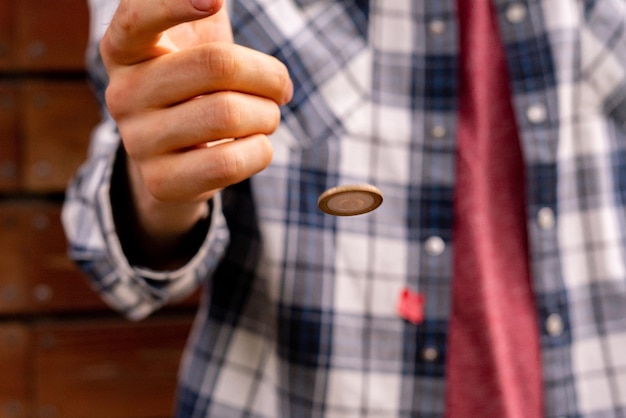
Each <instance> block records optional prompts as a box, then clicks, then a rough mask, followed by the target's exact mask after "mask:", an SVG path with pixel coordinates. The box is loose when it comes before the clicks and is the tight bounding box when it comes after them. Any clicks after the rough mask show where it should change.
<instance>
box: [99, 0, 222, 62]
mask: <svg viewBox="0 0 626 418" xmlns="http://www.w3.org/2000/svg"><path fill="white" fill-rule="evenodd" d="M223 2H224V0H165V1H159V2H155V1H154V0H122V1H120V4H119V6H118V8H117V10H116V12H115V14H114V16H113V19H112V20H111V23H110V25H109V27H108V29H107V32H106V33H105V35H104V37H103V38H102V40H101V43H100V48H101V51H102V57H103V59H105V64H107V61H108V63H109V64H118V65H132V64H136V63H139V62H142V61H145V60H148V59H150V58H154V57H157V56H159V55H162V54H163V52H164V51H163V45H160V44H159V41H160V40H161V36H162V33H163V32H164V31H166V30H168V29H170V28H173V27H175V26H177V25H179V24H181V23H185V22H194V21H197V20H200V19H204V18H206V17H209V16H212V15H214V14H216V13H217V12H218V11H219V10H220V9H221V8H222V6H223Z"/></svg>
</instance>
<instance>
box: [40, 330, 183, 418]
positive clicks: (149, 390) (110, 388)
mask: <svg viewBox="0 0 626 418" xmlns="http://www.w3.org/2000/svg"><path fill="white" fill-rule="evenodd" d="M189 328H190V319H189V318H183V319H164V318H159V319H151V320H147V321H144V322H140V323H129V322H122V321H121V320H120V321H115V320H110V321H102V320H100V321H83V322H77V323H71V324H49V325H41V326H39V327H38V328H37V329H36V332H35V335H36V340H37V343H36V349H37V356H36V363H37V364H36V379H37V396H36V398H37V400H38V404H39V408H40V413H41V415H43V414H44V412H45V413H46V414H47V415H50V416H57V417H64V418H74V417H76V418H79V417H80V418H84V417H89V418H111V417H115V418H143V417H146V418H147V417H150V418H158V417H163V418H166V417H170V416H171V411H172V405H173V399H174V395H175V388H176V375H177V371H178V365H179V361H180V356H181V353H182V349H183V346H184V343H185V341H186V338H187V335H188V332H189Z"/></svg>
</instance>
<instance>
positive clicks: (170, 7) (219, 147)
mask: <svg viewBox="0 0 626 418" xmlns="http://www.w3.org/2000/svg"><path fill="white" fill-rule="evenodd" d="M222 1H223V0H162V1H154V0H122V1H121V2H120V5H119V7H118V9H117V12H116V14H115V16H114V17H113V20H112V21H111V24H110V25H109V28H108V30H107V32H106V34H105V36H104V37H103V39H102V41H101V46H100V51H101V54H102V58H103V62H104V65H105V67H106V69H107V72H108V74H109V79H110V82H109V86H108V89H107V91H106V100H107V106H108V108H109V111H110V113H111V115H112V116H113V118H114V119H115V120H116V122H117V125H118V128H119V130H120V133H121V136H122V138H123V143H124V148H125V150H126V152H127V155H128V164H127V170H128V173H129V181H130V188H131V192H132V196H133V201H134V202H133V203H134V207H135V211H136V215H137V218H138V222H139V223H140V227H141V228H142V230H143V232H144V233H145V234H146V238H147V239H153V238H157V239H166V240H167V239H170V240H171V239H174V238H176V237H178V236H179V235H180V234H183V233H184V232H185V231H187V230H188V229H190V228H191V227H192V226H193V225H194V224H195V222H196V221H197V220H198V219H199V217H201V216H202V215H203V214H204V211H205V210H206V203H205V202H206V200H208V199H209V198H211V197H212V196H213V195H214V193H215V192H216V191H217V190H219V189H221V188H224V187H226V186H228V185H230V184H234V183H237V182H239V181H242V180H244V179H246V178H248V177H250V176H252V175H254V174H256V173H257V172H259V171H261V170H263V169H264V168H265V167H266V166H267V165H268V164H269V163H270V160H271V156H272V148H271V143H270V141H269V139H268V137H267V135H269V134H270V133H272V132H273V131H274V130H275V129H276V128H277V127H278V124H279V121H280V110H279V106H280V105H282V104H285V103H286V102H287V101H288V100H290V98H291V94H292V88H293V87H292V84H291V81H290V79H289V75H288V72H287V69H286V68H285V66H284V65H283V64H282V63H280V62H279V61H278V60H276V59H275V58H273V57H270V56H267V55H265V54H262V53H259V52H257V51H253V50H251V49H247V48H244V47H241V46H238V45H235V44H233V43H232V31H231V27H230V23H229V20H228V16H227V13H226V10H225V8H223V7H222ZM232 138H236V139H235V140H231V141H225V140H228V139H232Z"/></svg>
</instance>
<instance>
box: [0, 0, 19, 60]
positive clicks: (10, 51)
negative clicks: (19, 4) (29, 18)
mask: <svg viewBox="0 0 626 418" xmlns="http://www.w3.org/2000/svg"><path fill="white" fill-rule="evenodd" d="M14 1H15V0H0V70H2V69H7V68H11V67H13V66H15V33H14V29H15V26H14V23H13V16H14V6H13V4H14Z"/></svg>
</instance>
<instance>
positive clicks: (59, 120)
mask: <svg viewBox="0 0 626 418" xmlns="http://www.w3.org/2000/svg"><path fill="white" fill-rule="evenodd" d="M21 103H22V104H23V111H22V124H21V130H22V132H23V141H22V143H23V145H22V146H23V149H22V154H23V156H22V157H23V166H24V168H23V170H24V174H23V178H24V179H23V182H24V188H25V189H26V190H30V191H39V192H41V191H45V192H52V191H57V192H62V191H64V190H65V187H66V185H67V181H68V180H69V179H70V178H71V176H73V175H74V173H75V171H76V169H77V168H78V166H79V165H80V164H81V163H82V162H83V161H84V160H85V158H86V153H87V147H88V145H89V137H90V134H91V131H92V130H93V128H94V126H95V125H96V124H97V122H98V121H99V119H100V111H99V107H98V104H97V100H96V99H95V97H94V96H93V94H92V91H91V89H90V88H89V86H88V85H87V84H86V83H85V82H56V83H52V82H34V81H31V82H27V83H26V84H25V85H24V88H23V98H22V100H21Z"/></svg>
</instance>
